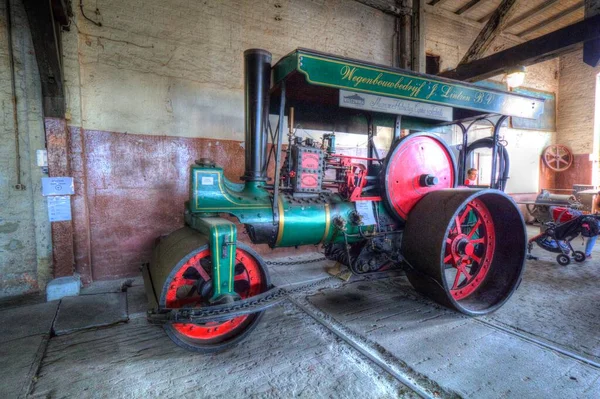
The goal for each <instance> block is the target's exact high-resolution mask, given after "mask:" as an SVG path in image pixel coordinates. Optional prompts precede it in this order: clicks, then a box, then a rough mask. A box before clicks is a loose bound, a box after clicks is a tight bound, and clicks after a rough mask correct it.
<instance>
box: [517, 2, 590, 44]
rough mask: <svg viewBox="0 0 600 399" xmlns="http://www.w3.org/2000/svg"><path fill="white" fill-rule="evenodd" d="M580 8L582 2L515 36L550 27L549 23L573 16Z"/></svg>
mask: <svg viewBox="0 0 600 399" xmlns="http://www.w3.org/2000/svg"><path fill="white" fill-rule="evenodd" d="M581 7H583V1H579V2H577V3H576V4H574V5H573V6H571V7H569V8H567V9H565V10H563V11H561V12H559V13H558V14H556V15H554V16H552V17H550V18H548V19H545V20H543V21H542V22H540V23H539V24H536V25H534V26H532V27H530V28H527V29H525V30H524V31H521V32H519V33H517V36H519V37H525V36H527V35H530V34H532V33H533V32H535V31H537V30H540V29H541V28H544V27H546V26H548V25H550V24H551V23H553V22H555V21H558V20H559V19H561V18H564V17H566V16H567V15H571V14H573V13H574V12H575V11H578V10H580V9H581Z"/></svg>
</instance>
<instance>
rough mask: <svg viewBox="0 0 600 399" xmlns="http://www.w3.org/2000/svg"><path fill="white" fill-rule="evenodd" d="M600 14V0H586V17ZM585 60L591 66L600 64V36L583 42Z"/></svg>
mask: <svg viewBox="0 0 600 399" xmlns="http://www.w3.org/2000/svg"><path fill="white" fill-rule="evenodd" d="M598 15H600V0H585V18H592V17H594V16H598ZM583 62H585V63H586V64H588V65H589V66H591V67H594V68H596V67H598V66H600V38H597V39H594V40H588V41H586V42H585V43H584V44H583Z"/></svg>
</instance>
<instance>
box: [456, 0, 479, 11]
mask: <svg viewBox="0 0 600 399" xmlns="http://www.w3.org/2000/svg"><path fill="white" fill-rule="evenodd" d="M482 1H483V0H471V1H469V2H468V3H467V4H465V5H464V6H462V7H461V8H459V9H458V10H456V11H455V12H454V13H455V14H457V15H462V14H464V13H466V12H467V11H469V10H470V9H471V8H473V7H475V6H476V5H477V4H479V3H481V2H482Z"/></svg>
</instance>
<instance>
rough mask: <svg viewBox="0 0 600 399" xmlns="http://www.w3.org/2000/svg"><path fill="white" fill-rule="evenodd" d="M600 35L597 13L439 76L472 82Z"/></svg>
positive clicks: (578, 45)
mask: <svg viewBox="0 0 600 399" xmlns="http://www.w3.org/2000/svg"><path fill="white" fill-rule="evenodd" d="M598 39H600V15H596V16H594V17H591V18H586V19H584V20H583V21H580V22H577V23H575V24H573V25H569V26H567V27H565V28H561V29H558V30H556V31H554V32H551V33H548V34H546V35H543V36H540V37H537V38H535V39H532V40H529V41H527V42H525V43H522V44H519V45H517V46H514V47H511V48H509V49H506V50H503V51H500V52H498V53H495V54H492V55H490V56H488V57H485V58H481V59H478V60H475V61H472V62H470V63H468V64H463V65H459V66H458V67H456V69H454V70H452V71H446V72H442V73H440V75H441V76H444V77H447V78H451V79H457V80H465V81H469V82H474V81H478V80H483V79H487V78H489V77H492V76H496V75H499V74H502V73H504V72H505V70H506V69H507V68H510V67H514V66H528V65H533V64H537V63H539V62H543V61H546V60H549V59H551V58H555V57H558V56H560V55H562V54H565V53H567V52H569V51H573V49H576V48H578V47H580V46H581V43H583V42H587V41H594V40H598Z"/></svg>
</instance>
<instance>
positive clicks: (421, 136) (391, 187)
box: [382, 133, 457, 221]
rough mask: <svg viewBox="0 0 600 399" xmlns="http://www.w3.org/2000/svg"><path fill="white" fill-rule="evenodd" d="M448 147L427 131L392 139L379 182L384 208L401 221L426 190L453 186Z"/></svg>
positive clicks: (453, 177)
mask: <svg viewBox="0 0 600 399" xmlns="http://www.w3.org/2000/svg"><path fill="white" fill-rule="evenodd" d="M455 165H456V163H455V161H454V156H453V155H452V152H451V151H450V149H449V148H448V147H447V146H446V144H444V142H443V141H442V140H440V139H439V138H437V137H436V136H433V135H431V134H425V133H417V134H411V135H408V136H406V137H404V138H403V139H401V140H399V141H397V142H396V144H395V145H394V146H393V147H392V149H391V150H390V152H389V153H388V156H387V158H386V160H385V164H384V175H383V180H384V181H383V182H382V185H383V187H384V194H385V195H384V202H385V204H386V206H387V208H388V209H389V210H390V211H391V212H392V214H394V215H396V216H397V217H398V218H400V220H403V221H405V220H406V219H407V217H408V215H409V213H410V211H411V209H412V208H413V207H414V206H415V204H416V203H417V202H419V200H420V199H421V198H423V196H425V195H426V194H428V193H430V192H432V191H436V190H441V189H444V188H452V187H455V186H456V179H457V174H456V166H455Z"/></svg>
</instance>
